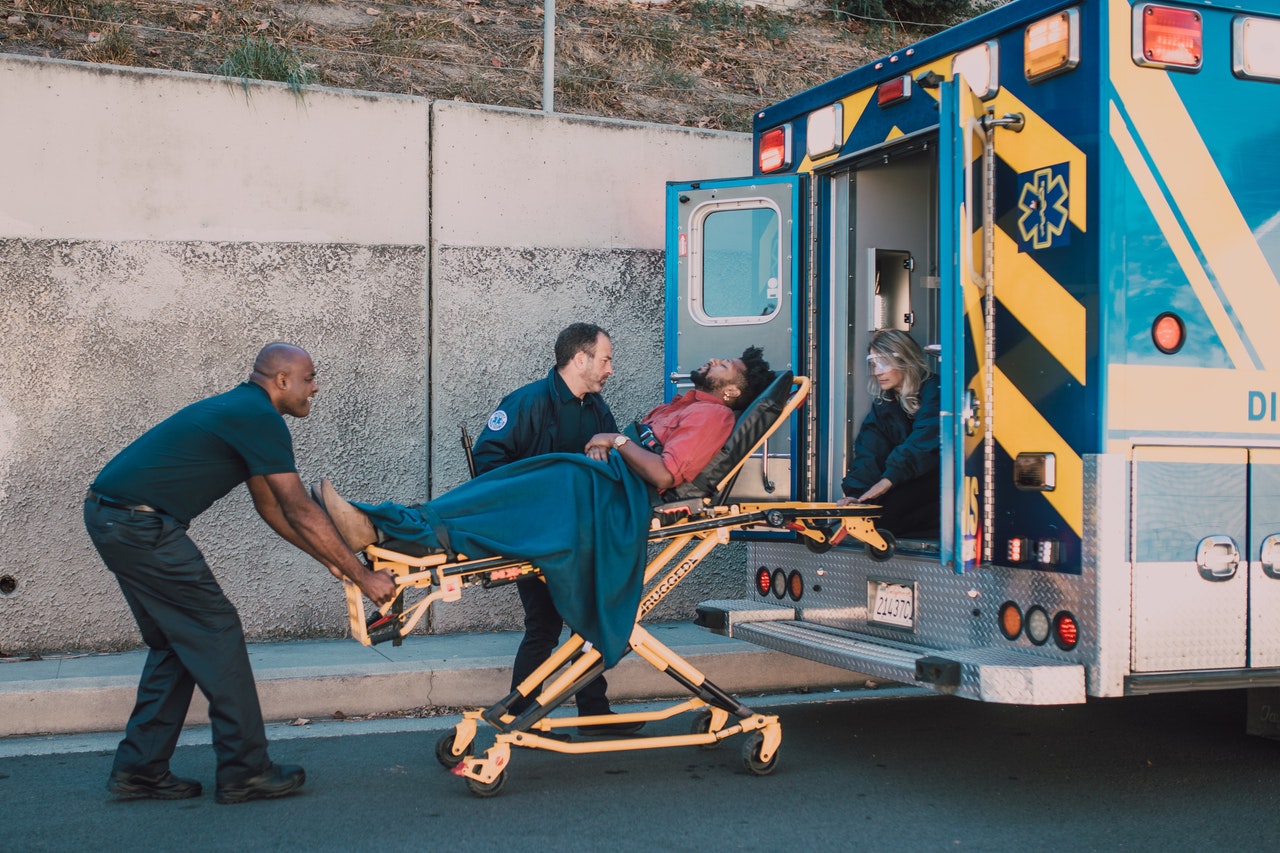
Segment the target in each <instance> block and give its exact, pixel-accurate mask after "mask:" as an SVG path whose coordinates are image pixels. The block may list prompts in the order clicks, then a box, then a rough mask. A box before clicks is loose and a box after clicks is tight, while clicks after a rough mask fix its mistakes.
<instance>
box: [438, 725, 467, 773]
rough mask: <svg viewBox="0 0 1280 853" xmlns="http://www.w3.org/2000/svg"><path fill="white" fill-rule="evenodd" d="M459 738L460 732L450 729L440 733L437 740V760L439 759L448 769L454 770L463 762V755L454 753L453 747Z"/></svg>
mask: <svg viewBox="0 0 1280 853" xmlns="http://www.w3.org/2000/svg"><path fill="white" fill-rule="evenodd" d="M457 739H458V732H457V731H456V730H454V729H450V730H449V731H447V732H445V733H444V734H442V735H440V738H439V739H438V740H437V741H436V761H439V762H440V764H441V765H442V766H443V767H444V768H445V769H446V770H452V769H453V768H455V767H457V766H458V765H459V764H461V763H462V756H461V755H454V754H453V747H454V744H455V743H456V742H457Z"/></svg>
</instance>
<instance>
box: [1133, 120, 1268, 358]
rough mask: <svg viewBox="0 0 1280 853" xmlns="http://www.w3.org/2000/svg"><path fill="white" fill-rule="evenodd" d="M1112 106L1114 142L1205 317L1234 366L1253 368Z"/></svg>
mask: <svg viewBox="0 0 1280 853" xmlns="http://www.w3.org/2000/svg"><path fill="white" fill-rule="evenodd" d="M1110 106H1111V140H1112V142H1114V143H1115V146H1116V148H1117V149H1118V150H1119V151H1120V158H1121V159H1122V160H1124V164H1125V166H1126V167H1127V168H1128V170H1129V174H1130V175H1131V176H1132V177H1133V181H1134V183H1135V184H1137V185H1138V191H1139V192H1141V193H1142V197H1143V199H1145V200H1146V202H1147V207H1149V208H1150V209H1151V215H1152V216H1154V217H1155V220H1156V225H1158V226H1159V228H1160V233H1161V234H1162V235H1163V236H1164V239H1165V242H1166V243H1168V245H1169V249H1170V250H1171V251H1172V252H1173V256H1174V258H1176V259H1177V261H1178V266H1179V267H1181V268H1182V271H1183V273H1184V274H1185V275H1186V276H1187V281H1189V282H1190V283H1191V290H1192V292H1193V293H1195V295H1196V299H1198V300H1199V301H1200V307H1202V308H1203V309H1204V313H1205V315H1206V316H1208V318H1209V323H1210V324H1211V325H1212V326H1213V330H1214V331H1215V332H1216V333H1217V334H1218V338H1219V339H1220V340H1221V341H1222V345H1223V346H1224V347H1225V348H1226V350H1227V355H1228V356H1230V358H1231V363H1232V364H1233V365H1235V366H1236V367H1239V368H1243V369H1252V367H1253V359H1252V358H1250V357H1249V351H1248V350H1247V349H1246V348H1245V345H1244V341H1242V340H1241V339H1240V335H1239V333H1238V332H1236V327H1235V326H1234V325H1232V323H1231V318H1230V317H1229V316H1228V315H1227V311H1226V309H1225V308H1223V307H1222V302H1221V301H1220V300H1219V299H1218V294H1217V293H1215V292H1214V289H1213V284H1212V282H1210V281H1209V276H1207V275H1205V271H1204V268H1203V267H1202V266H1200V259H1199V258H1197V257H1196V252H1195V249H1193V248H1192V247H1191V243H1190V241H1189V240H1187V235H1186V234H1185V233H1184V232H1183V230H1182V227H1181V226H1180V225H1179V224H1178V219H1177V217H1176V216H1175V215H1174V212H1173V208H1171V207H1169V203H1168V201H1166V199H1165V197H1164V193H1163V192H1161V191H1160V186H1159V184H1157V183H1156V178H1155V175H1153V174H1152V173H1151V169H1149V168H1148V167H1147V161H1146V160H1145V159H1143V157H1142V153H1141V152H1140V151H1139V150H1138V143H1137V142H1135V141H1134V139H1133V136H1132V135H1130V133H1129V128H1128V127H1127V126H1125V123H1124V119H1123V118H1121V116H1120V111H1119V110H1118V109H1117V108H1116V105H1115V104H1114V103H1113V104H1111V105H1110Z"/></svg>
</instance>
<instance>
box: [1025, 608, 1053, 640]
mask: <svg viewBox="0 0 1280 853" xmlns="http://www.w3.org/2000/svg"><path fill="white" fill-rule="evenodd" d="M1049 628H1050V625H1049V614H1048V613H1046V612H1045V609H1044V608H1043V607H1041V606H1040V605H1039V604H1033V605H1031V607H1030V608H1029V609H1028V610H1027V639H1028V640H1030V641H1031V642H1032V643H1034V644H1035V645H1037V646H1043V645H1044V644H1045V643H1046V642H1048V641H1049Z"/></svg>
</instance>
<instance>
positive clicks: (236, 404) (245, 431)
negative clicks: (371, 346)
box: [92, 382, 298, 524]
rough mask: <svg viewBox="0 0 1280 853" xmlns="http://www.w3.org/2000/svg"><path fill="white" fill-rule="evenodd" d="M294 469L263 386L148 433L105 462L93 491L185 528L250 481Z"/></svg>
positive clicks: (246, 386) (190, 410)
mask: <svg viewBox="0 0 1280 853" xmlns="http://www.w3.org/2000/svg"><path fill="white" fill-rule="evenodd" d="M297 470H298V468H297V465H296V463H295V462H294V458H293V438H292V436H290V435H289V427H288V426H286V425H285V422H284V418H283V417H282V416H281V415H280V413H279V412H277V411H276V409H275V406H273V405H271V398H270V397H268V396H267V392H266V391H265V390H264V389H263V388H262V387H260V386H258V385H255V384H254V383H252V382H243V383H241V384H240V385H237V386H236V387H235V388H232V389H231V390H230V391H227V392H226V393H223V394H218V395H216V396H214V397H208V398H206V399H204V400H201V401H199V402H197V403H192V404H191V405H190V406H187V407H186V408H185V409H182V410H181V411H178V412H176V413H175V414H173V415H171V416H170V417H169V418H167V419H165V420H164V421H161V422H160V423H159V424H157V425H156V426H154V427H152V428H151V429H149V430H147V431H146V432H145V433H143V434H142V435H141V436H140V437H139V438H138V439H137V440H136V441H134V442H133V443H132V444H130V445H129V446H128V447H126V448H125V449H124V450H122V451H120V453H119V454H117V455H116V457H115V458H114V459H112V460H111V461H110V462H108V463H107V465H106V467H105V468H103V469H102V472H101V473H99V474H98V478H97V479H96V480H94V481H93V486H92V488H93V490H94V491H95V492H97V493H98V494H99V495H102V496H103V497H106V498H111V499H113V500H117V501H122V502H124V503H128V504H146V505H148V506H153V507H156V508H157V509H160V510H163V511H164V512H166V513H168V514H169V515H172V516H173V517H174V518H176V519H178V520H179V521H181V522H183V523H184V524H185V523H187V522H189V521H191V519H193V518H195V517H196V516H197V515H199V514H200V513H202V512H204V511H205V510H206V509H208V508H209V507H210V506H212V505H213V503H214V502H215V501H217V500H218V499H219V498H221V497H222V496H224V495H225V494H227V493H228V492H230V491H231V490H232V489H234V488H235V487H236V486H238V485H240V484H241V483H243V482H244V481H245V480H247V479H249V478H250V477H254V476H257V475H259V474H281V473H286V472H289V471H297Z"/></svg>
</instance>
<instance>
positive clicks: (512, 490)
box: [355, 453, 651, 667]
mask: <svg viewBox="0 0 1280 853" xmlns="http://www.w3.org/2000/svg"><path fill="white" fill-rule="evenodd" d="M355 505H356V506H358V507H359V508H360V509H362V510H364V511H365V512H367V513H368V514H369V515H370V517H372V519H373V523H374V525H376V526H377V527H378V528H379V529H380V530H382V531H383V532H384V533H386V534H387V536H389V537H391V538H393V539H405V540H408V541H411V542H416V543H419V544H421V545H425V546H427V547H429V548H440V547H444V548H447V549H449V550H451V551H453V552H455V553H459V554H465V555H466V556H467V557H468V558H470V559H480V558H484V557H508V558H512V559H518V560H527V561H529V562H530V563H532V564H533V565H535V566H537V567H538V568H539V569H541V570H542V574H543V577H545V578H546V582H547V589H548V591H549V592H550V593H551V599H552V601H554V602H555V605H556V609H557V610H559V611H560V615H561V616H562V617H564V621H565V622H566V623H567V624H568V625H569V627H570V628H572V629H573V630H574V631H576V632H577V633H579V634H581V635H582V636H583V637H584V638H585V639H586V640H588V641H589V642H590V643H591V644H592V645H594V646H595V647H596V648H597V649H599V650H600V654H601V655H602V656H603V657H604V662H605V665H606V666H610V667H611V666H613V665H614V664H616V663H617V662H618V661H619V660H620V659H621V658H622V656H623V655H624V654H626V652H627V649H628V642H629V640H630V637H631V629H632V626H633V625H634V624H635V618H636V611H637V609H638V608H639V606H640V593H641V589H642V588H643V586H644V565H645V555H646V542H647V541H648V530H649V518H650V514H651V505H650V500H649V489H648V487H647V485H646V484H645V482H644V480H642V479H641V478H640V476H639V475H638V474H636V473H635V472H634V471H632V470H631V469H630V468H628V467H627V464H626V463H625V462H623V461H622V459H621V458H620V456H619V455H618V454H616V453H614V454H610V457H609V461H608V462H596V461H595V460H593V459H589V458H588V457H586V456H583V455H581V454H573V453H549V454H546V455H543V456H535V457H533V458H531V459H522V460H519V461H517V462H513V463H511V464H509V465H504V466H502V467H501V468H496V469H494V470H493V471H490V472H489V473H487V474H483V475H481V476H479V477H477V478H476V479H474V480H470V481H468V482H466V483H463V484H462V485H461V486H458V487H457V488H456V489H453V490H452V491H449V492H447V493H445V494H444V495H441V496H440V497H438V498H436V499H435V500H433V501H430V502H428V503H425V504H419V505H417V506H404V505H403V504H397V503H381V504H366V503H356V504H355Z"/></svg>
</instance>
